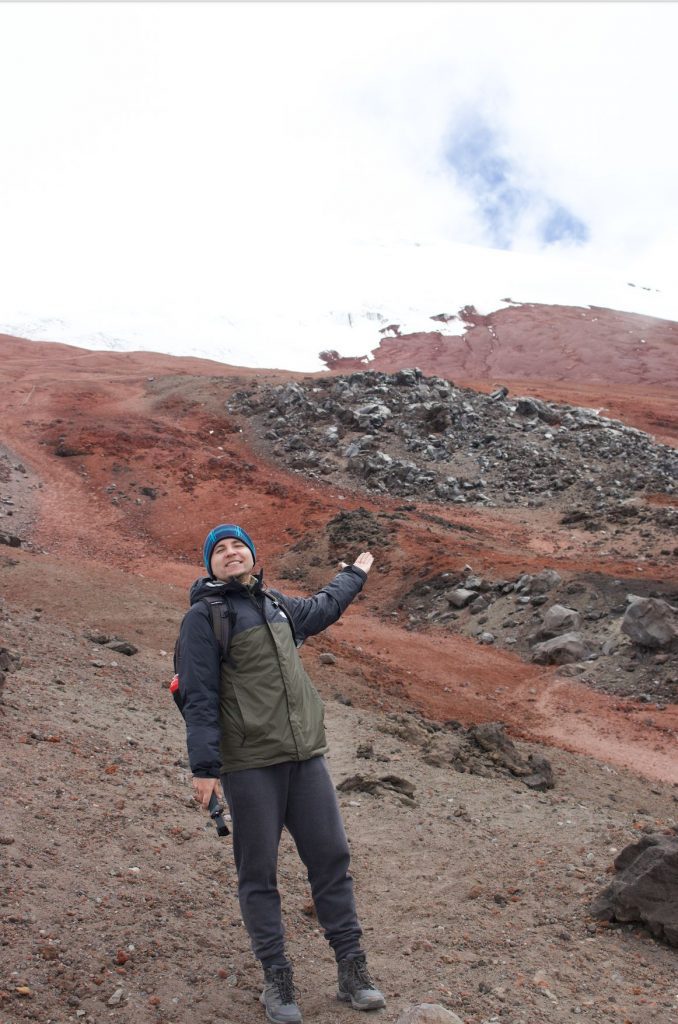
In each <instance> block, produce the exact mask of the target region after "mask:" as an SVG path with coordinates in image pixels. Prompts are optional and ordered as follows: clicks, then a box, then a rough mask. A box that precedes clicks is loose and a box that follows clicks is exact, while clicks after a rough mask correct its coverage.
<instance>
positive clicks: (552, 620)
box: [530, 604, 581, 643]
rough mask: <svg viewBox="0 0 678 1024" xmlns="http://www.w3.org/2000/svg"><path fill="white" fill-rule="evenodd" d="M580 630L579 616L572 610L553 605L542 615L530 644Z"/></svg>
mask: <svg viewBox="0 0 678 1024" xmlns="http://www.w3.org/2000/svg"><path fill="white" fill-rule="evenodd" d="M580 628H581V615H580V614H579V612H578V611H576V610H575V609H574V608H566V607H565V605H562V604H553V605H551V607H550V608H549V609H548V611H547V612H546V614H545V615H544V621H543V622H542V624H541V626H540V627H539V629H538V630H536V632H535V633H533V634H532V636H531V637H530V642H531V643H534V642H535V641H537V640H551V639H552V638H553V637H554V636H561V635H562V634H563V633H575V632H577V630H579V629H580Z"/></svg>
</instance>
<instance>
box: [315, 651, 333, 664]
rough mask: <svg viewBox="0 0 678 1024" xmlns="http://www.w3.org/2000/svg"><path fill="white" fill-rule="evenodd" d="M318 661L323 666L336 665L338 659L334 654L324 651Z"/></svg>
mask: <svg viewBox="0 0 678 1024" xmlns="http://www.w3.org/2000/svg"><path fill="white" fill-rule="evenodd" d="M318 661H319V662H320V664H321V665H336V663H337V659H336V658H335V656H334V655H333V654H330V652H329V651H323V652H322V654H321V655H320V657H319V658H318Z"/></svg>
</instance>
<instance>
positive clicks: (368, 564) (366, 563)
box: [339, 551, 374, 572]
mask: <svg viewBox="0 0 678 1024" xmlns="http://www.w3.org/2000/svg"><path fill="white" fill-rule="evenodd" d="M373 561H374V555H372V554H370V552H369V551H362V552H361V553H360V554H359V555H358V557H357V558H356V560H355V562H354V563H353V564H354V565H355V567H356V568H357V569H362V571H363V572H369V571H370V569H371V568H372V562H373ZM347 566H348V562H339V568H340V569H345V568H346V567H347Z"/></svg>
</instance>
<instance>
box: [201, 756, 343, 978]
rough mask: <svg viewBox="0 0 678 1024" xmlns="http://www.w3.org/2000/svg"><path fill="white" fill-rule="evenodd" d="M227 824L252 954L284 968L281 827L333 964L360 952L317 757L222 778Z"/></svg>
mask: <svg viewBox="0 0 678 1024" xmlns="http://www.w3.org/2000/svg"><path fill="white" fill-rule="evenodd" d="M221 781H222V785H223V788H224V793H225V795H226V799H227V801H228V806H229V809H230V812H231V818H232V820H233V853H234V856H235V866H236V869H237V872H238V898H239V900H240V910H241V913H242V917H243V921H244V922H245V927H246V928H247V931H248V933H249V936H250V939H251V942H252V949H253V950H254V955H255V956H256V957H258V959H259V960H261V963H262V965H263V966H264V967H271V966H272V965H273V964H285V963H286V962H287V957H286V956H285V940H284V929H283V923H282V917H281V913H280V893H279V892H278V879H277V866H278V846H279V844H280V835H281V832H282V829H283V826H284V827H286V828H287V830H288V832H289V833H290V834H291V836H292V838H293V839H294V842H295V844H296V847H297V850H298V851H299V856H300V857H301V859H302V861H303V862H304V864H305V866H306V868H307V871H308V880H309V882H310V883H311V892H312V894H313V901H314V903H315V908H316V912H317V914H318V921H319V922H320V924H321V925H322V927H323V929H324V931H325V938H326V939H327V940H328V942H329V943H330V945H331V946H332V949H333V950H334V954H335V957H336V958H337V960H341V959H344V958H345V957H353V956H355V955H356V954H357V953H360V952H361V946H360V937H361V935H362V930H361V928H360V924H359V923H358V918H357V916H356V911H355V902H354V899H353V879H352V878H351V876H350V875H349V873H348V866H349V860H350V855H349V849H348V842H347V840H346V833H345V831H344V826H343V823H342V820H341V815H340V812H339V804H338V802H337V796H336V793H335V790H334V786H333V785H332V780H331V779H330V775H329V772H328V770H327V765H326V763H325V758H324V757H313V758H311V759H310V760H309V761H287V762H285V763H284V764H275V765H271V766H270V767H268V768H246V769H244V770H243V771H238V772H229V773H228V774H227V775H223V776H222V779H221Z"/></svg>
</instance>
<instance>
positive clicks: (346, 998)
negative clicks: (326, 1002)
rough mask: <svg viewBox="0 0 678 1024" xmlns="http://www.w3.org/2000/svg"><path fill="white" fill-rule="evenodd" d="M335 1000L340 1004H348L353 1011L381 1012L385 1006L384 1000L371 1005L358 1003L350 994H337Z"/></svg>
mask: <svg viewBox="0 0 678 1024" xmlns="http://www.w3.org/2000/svg"><path fill="white" fill-rule="evenodd" d="M337 999H338V1000H339V1002H340V1003H350V1004H351V1006H352V1007H353V1009H354V1010H364V1011H365V1012H368V1011H369V1010H383V1009H384V1007H385V1006H386V1000H385V999H383V998H382V999H379V1000H375V1001H373V1002H371V1003H360V1002H358V1000H357V999H354V998H353V996H352V995H351V993H350V992H337Z"/></svg>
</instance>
